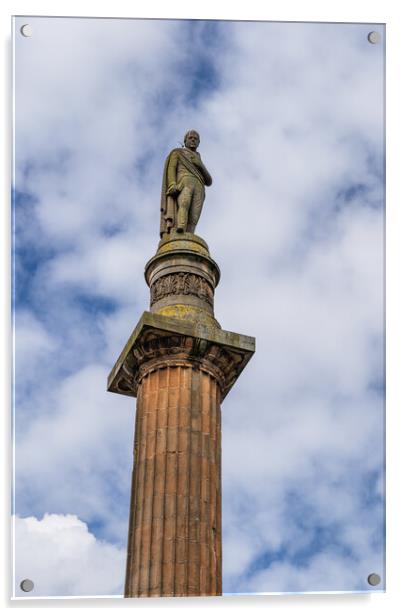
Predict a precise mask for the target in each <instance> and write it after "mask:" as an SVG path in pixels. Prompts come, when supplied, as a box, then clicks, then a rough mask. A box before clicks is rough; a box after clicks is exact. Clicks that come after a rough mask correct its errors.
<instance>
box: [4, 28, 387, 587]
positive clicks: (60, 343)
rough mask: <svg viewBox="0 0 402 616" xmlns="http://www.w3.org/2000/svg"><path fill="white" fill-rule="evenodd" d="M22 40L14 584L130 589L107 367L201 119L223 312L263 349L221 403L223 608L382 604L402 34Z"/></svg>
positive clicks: (17, 117) (122, 433)
mask: <svg viewBox="0 0 402 616" xmlns="http://www.w3.org/2000/svg"><path fill="white" fill-rule="evenodd" d="M22 26H29V27H28V28H25V30H21V28H22ZM13 29H14V77H15V80H14V96H15V105H14V112H15V113H14V175H13V211H14V216H13V223H14V224H13V255H14V259H13V273H14V286H13V300H14V302H13V308H14V317H15V327H14V334H15V371H14V448H15V464H14V515H13V528H14V555H15V559H14V594H15V596H17V597H46V596H49V597H55V596H89V595H90V596H105V595H107V596H123V594H124V581H125V567H126V552H127V534H128V520H129V506H130V492H131V470H132V464H133V458H132V450H133V436H134V419H135V400H134V399H133V398H130V397H125V396H117V395H115V394H112V393H109V392H107V391H106V379H107V376H108V374H109V372H110V370H111V368H112V367H113V365H114V363H115V361H116V358H117V357H118V355H119V353H120V351H121V350H122V348H123V346H124V344H125V343H126V341H127V339H128V337H129V335H130V333H131V331H132V330H133V328H134V326H135V325H136V323H137V322H138V320H139V318H140V316H141V315H142V313H143V311H144V310H148V309H149V290H148V288H147V285H146V283H145V281H144V277H143V272H144V266H145V264H146V262H147V261H148V260H149V259H150V258H151V257H152V256H153V255H154V254H155V252H156V249H157V245H158V241H159V217H160V211H159V209H160V191H161V183H162V172H163V165H164V161H165V158H166V156H167V154H168V153H169V152H170V151H171V150H172V149H173V148H178V147H179V148H180V147H181V143H182V140H183V137H184V134H185V132H186V131H187V130H188V129H192V128H194V129H196V130H197V131H199V133H200V137H201V143H200V152H201V155H202V159H203V161H204V162H205V164H206V165H207V167H208V169H209V170H210V172H211V174H212V176H213V179H214V182H213V184H212V186H211V187H208V188H207V190H206V193H207V194H206V199H205V204H204V208H203V212H202V215H201V218H200V221H199V224H198V226H197V231H196V233H197V234H198V235H199V236H201V237H202V238H204V239H205V240H206V241H207V243H208V246H209V249H210V253H211V256H212V258H213V259H214V260H216V262H217V263H218V264H219V266H220V269H221V273H222V277H221V281H220V284H219V287H218V288H217V290H216V294H215V316H216V318H217V319H218V321H219V322H220V323H221V324H222V327H223V328H224V329H226V330H229V331H232V332H242V333H246V334H248V335H250V336H255V338H256V352H255V354H254V356H253V357H252V359H251V360H250V362H249V363H248V365H247V367H246V368H245V370H244V372H243V373H242V375H241V377H240V378H239V380H238V382H237V383H236V384H235V386H234V387H233V389H232V391H230V393H229V394H228V396H227V397H226V398H225V400H224V402H223V404H222V550H223V570H222V572H223V594H233V593H235V594H244V593H270V592H281V593H289V592H324V591H332V592H368V591H369V592H377V591H383V590H384V588H385V570H384V392H385V386H384V324H383V319H384V297H383V282H384V259H383V252H384V54H385V27H384V26H383V25H381V24H350V23H337V24H330V23H279V22H278V23H276V22H275V23H272V22H230V21H222V22H220V21H187V20H135V19H130V20H129V19H110V20H109V19H82V18H52V17H49V18H44V17H16V18H15V19H14V25H13ZM372 31H374V32H377V33H378V35H379V36H378V40H377V41H374V42H370V40H369V39H368V35H369V33H370V32H372ZM370 574H377V576H379V578H378V577H377V578H375V577H374V578H373V577H371V578H370V580H369V576H370ZM24 580H25V585H24V584H22V586H23V588H21V583H22V582H23V581H24ZM26 580H31V581H32V582H33V588H32V587H31V585H30V584H29V582H26ZM370 581H371V582H372V584H374V585H371V584H370Z"/></svg>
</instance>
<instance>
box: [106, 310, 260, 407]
mask: <svg viewBox="0 0 402 616" xmlns="http://www.w3.org/2000/svg"><path fill="white" fill-rule="evenodd" d="M254 351H255V338H253V337H251V336H244V335H242V334H238V333H234V332H229V331H225V330H222V329H219V328H213V327H209V326H207V325H205V324H203V323H197V322H191V321H185V320H183V319H175V318H173V317H167V316H165V315H160V314H156V313H151V312H144V313H143V315H142V317H141V318H140V320H139V322H138V324H137V326H136V327H135V329H134V331H133V333H132V334H131V336H130V338H129V339H128V341H127V343H126V345H125V347H124V349H123V351H122V352H121V354H120V357H119V358H118V360H117V362H116V363H115V365H114V367H113V369H112V371H111V372H110V374H109V377H108V384H107V389H108V391H110V392H113V393H117V394H123V395H126V396H133V397H136V395H137V389H138V384H139V382H140V381H141V379H142V378H143V377H144V375H145V374H147V373H149V372H150V371H152V370H155V369H157V368H158V367H160V366H161V365H162V364H163V365H191V366H192V367H197V368H199V369H201V370H205V371H207V372H209V373H210V374H212V375H213V376H214V377H215V378H216V379H217V381H218V383H219V385H220V389H221V392H222V400H223V399H224V398H225V396H226V395H227V393H228V392H229V391H230V389H231V388H232V386H233V385H234V383H235V382H236V380H237V378H238V377H239V375H240V373H241V372H242V371H243V369H244V367H245V366H246V364H247V362H248V361H249V359H250V358H251V356H252V355H253V353H254Z"/></svg>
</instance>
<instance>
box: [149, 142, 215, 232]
mask: <svg viewBox="0 0 402 616" xmlns="http://www.w3.org/2000/svg"><path fill="white" fill-rule="evenodd" d="M186 151H187V150H186V149H185V148H175V149H174V150H172V151H171V152H170V154H169V155H168V157H167V158H166V161H165V166H164V169H163V179H162V192H161V221H160V231H159V233H160V236H161V237H163V234H164V233H170V230H171V229H172V228H173V227H175V226H176V217H177V197H172V195H168V194H167V193H168V190H169V181H168V167H169V163H170V161H171V158H172V156H173V155H177V156H178V158H179V160H180V162H181V163H182V164H183V165H184V166H185V167H186V169H187V170H188V171H189V172H190V173H191V175H193V176H194V177H196V178H197V179H198V180H199V181H200V182H201V184H203V185H205V179H204V177H203V175H202V173H201V171H200V170H199V169H197V167H196V166H195V165H194V164H193V163H192V162H191V161H190V160H189V159H188V158H187V156H186V154H185V152H186ZM179 190H180V188H179Z"/></svg>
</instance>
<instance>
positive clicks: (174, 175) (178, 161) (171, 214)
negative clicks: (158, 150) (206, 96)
mask: <svg viewBox="0 0 402 616" xmlns="http://www.w3.org/2000/svg"><path fill="white" fill-rule="evenodd" d="M199 144H200V136H199V134H198V133H197V131H195V130H189V131H188V132H187V133H186V134H185V136H184V147H182V148H175V149H174V150H172V151H171V152H170V154H169V156H168V157H167V159H166V162H165V168H164V170H163V181H162V195H161V223H160V236H161V238H163V237H164V235H165V234H170V232H171V230H172V229H173V230H175V231H176V232H177V233H185V232H187V233H194V230H195V227H196V225H197V222H198V220H199V218H200V214H201V210H202V206H203V203H204V199H205V186H211V184H212V178H211V176H210V175H209V173H208V171H207V169H206V167H205V166H204V163H203V162H202V160H201V156H200V154H199V153H198V152H197V148H198V146H199Z"/></svg>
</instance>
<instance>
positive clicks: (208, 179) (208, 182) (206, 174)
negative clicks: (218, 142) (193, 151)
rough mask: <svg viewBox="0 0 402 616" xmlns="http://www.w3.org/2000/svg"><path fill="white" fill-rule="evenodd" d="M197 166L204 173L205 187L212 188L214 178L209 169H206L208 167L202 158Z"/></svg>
mask: <svg viewBox="0 0 402 616" xmlns="http://www.w3.org/2000/svg"><path fill="white" fill-rule="evenodd" d="M197 165H198V167H199V168H200V169H201V171H202V175H203V176H204V182H205V185H206V186H211V184H212V177H211V176H210V174H209V171H208V169H207V168H206V166H205V165H204V163H203V162H202V160H201V157H200V158H199V159H198V161H197Z"/></svg>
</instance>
